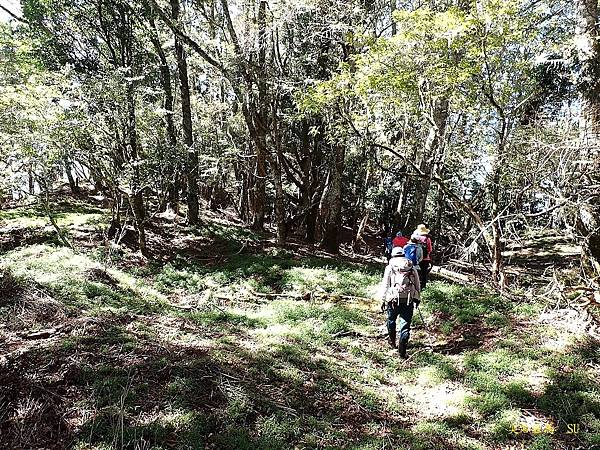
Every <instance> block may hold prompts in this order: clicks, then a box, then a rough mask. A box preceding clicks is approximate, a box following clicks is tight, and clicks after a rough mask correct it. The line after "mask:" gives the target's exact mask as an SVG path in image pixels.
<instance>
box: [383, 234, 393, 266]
mask: <svg viewBox="0 0 600 450" xmlns="http://www.w3.org/2000/svg"><path fill="white" fill-rule="evenodd" d="M393 248H394V244H393V239H392V233H388V234H387V235H384V238H383V254H384V256H385V258H386V259H387V262H388V263H389V262H390V258H391V257H392V249H393Z"/></svg>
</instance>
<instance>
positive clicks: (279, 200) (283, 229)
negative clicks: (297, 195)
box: [271, 121, 287, 245]
mask: <svg viewBox="0 0 600 450" xmlns="http://www.w3.org/2000/svg"><path fill="white" fill-rule="evenodd" d="M273 125H274V126H273V134H274V135H275V150H276V154H275V156H274V157H273V158H272V159H271V166H272V168H273V183H274V185H275V220H276V222H277V241H278V243H279V245H284V244H285V240H286V238H287V225H286V221H285V192H284V190H283V179H282V173H281V167H282V165H283V164H284V163H285V162H284V160H283V158H284V156H283V150H282V148H281V132H280V129H279V127H278V123H277V122H276V121H274V124H273Z"/></svg>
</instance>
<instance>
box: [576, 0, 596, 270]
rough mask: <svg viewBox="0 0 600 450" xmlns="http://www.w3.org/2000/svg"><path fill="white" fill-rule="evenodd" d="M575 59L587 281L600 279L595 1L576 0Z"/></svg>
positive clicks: (580, 218) (579, 226)
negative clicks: (578, 101)
mask: <svg viewBox="0 0 600 450" xmlns="http://www.w3.org/2000/svg"><path fill="white" fill-rule="evenodd" d="M576 7H577V27H576V34H577V36H578V40H577V43H578V48H577V51H578V56H579V63H580V64H581V69H580V77H579V80H578V88H579V91H580V94H581V120H580V136H581V144H580V157H579V161H578V162H577V165H578V167H576V170H575V173H576V174H577V175H576V176H577V180H576V189H577V191H578V194H579V196H580V199H581V200H580V202H579V211H578V218H577V222H576V229H577V231H578V233H579V234H580V235H581V236H582V238H583V242H582V267H583V270H584V272H585V275H586V276H587V277H589V278H595V277H598V276H600V193H599V192H598V190H597V189H594V188H589V187H588V186H594V185H596V186H597V185H598V184H600V43H599V42H598V37H599V35H600V32H599V27H598V19H599V18H598V1H597V0H577V1H576Z"/></svg>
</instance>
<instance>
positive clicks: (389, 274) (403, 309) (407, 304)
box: [376, 247, 421, 358]
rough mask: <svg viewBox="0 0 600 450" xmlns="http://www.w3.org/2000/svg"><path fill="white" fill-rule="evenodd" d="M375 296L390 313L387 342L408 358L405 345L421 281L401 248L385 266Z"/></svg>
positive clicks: (419, 297)
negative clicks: (397, 335) (397, 328)
mask: <svg viewBox="0 0 600 450" xmlns="http://www.w3.org/2000/svg"><path fill="white" fill-rule="evenodd" d="M376 298H377V299H378V300H380V301H381V302H382V305H381V309H382V311H386V312H387V330H388V342H389V344H390V346H391V347H392V348H396V347H397V348H398V352H399V353H400V356H401V357H402V358H406V348H407V346H408V339H409V338H410V323H411V321H412V316H413V312H414V307H415V306H417V307H418V306H419V301H420V299H421V284H420V282H419V274H418V273H417V269H416V268H415V266H414V264H413V262H412V261H411V260H410V259H408V258H405V257H404V250H403V249H402V247H395V248H394V249H393V250H392V258H391V259H390V262H389V263H388V265H387V266H386V268H385V273H384V274H383V280H382V281H381V285H380V286H379V290H378V292H377V296H376ZM398 317H400V336H399V341H398V344H397V345H396V320H397V319H398Z"/></svg>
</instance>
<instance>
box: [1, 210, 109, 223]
mask: <svg viewBox="0 0 600 450" xmlns="http://www.w3.org/2000/svg"><path fill="white" fill-rule="evenodd" d="M50 210H51V213H52V216H53V217H54V219H55V220H56V223H57V225H58V226H60V227H65V228H70V227H79V226H82V225H93V224H98V223H104V222H106V219H107V215H106V211H103V210H102V209H100V208H94V207H92V206H89V205H77V204H72V205H71V204H65V205H61V206H57V205H51V206H50ZM47 225H50V220H49V218H48V214H47V212H46V210H45V209H44V208H43V207H42V206H41V205H34V206H27V207H20V208H14V209H7V210H0V227H6V228H13V227H14V228H40V227H44V226H47Z"/></svg>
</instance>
